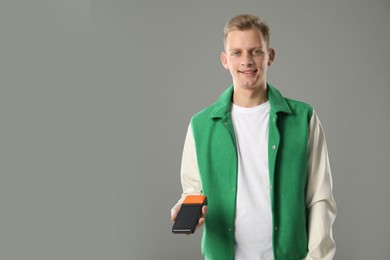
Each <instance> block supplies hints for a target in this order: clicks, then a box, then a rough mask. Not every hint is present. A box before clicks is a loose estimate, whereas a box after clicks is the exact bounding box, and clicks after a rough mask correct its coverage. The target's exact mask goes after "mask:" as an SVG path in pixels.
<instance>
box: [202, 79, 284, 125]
mask: <svg viewBox="0 0 390 260" xmlns="http://www.w3.org/2000/svg"><path fill="white" fill-rule="evenodd" d="M233 91H234V88H233V86H230V87H229V88H228V89H226V90H225V91H224V92H222V94H221V95H220V96H219V98H218V100H217V102H216V103H215V104H214V108H213V109H212V110H211V112H210V114H209V118H224V117H226V115H227V114H228V113H229V112H230V109H231V103H232V96H233ZM267 94H268V100H269V103H270V105H271V112H273V113H279V112H284V113H287V114H291V113H292V111H291V109H290V106H289V105H288V104H287V102H286V100H285V98H284V97H283V96H282V94H281V93H280V92H279V90H277V89H276V88H275V87H273V86H272V85H271V84H268V83H267Z"/></svg>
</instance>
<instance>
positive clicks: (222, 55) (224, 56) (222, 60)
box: [220, 51, 229, 70]
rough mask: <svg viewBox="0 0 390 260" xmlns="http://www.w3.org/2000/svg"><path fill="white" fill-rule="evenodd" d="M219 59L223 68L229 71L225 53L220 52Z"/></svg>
mask: <svg viewBox="0 0 390 260" xmlns="http://www.w3.org/2000/svg"><path fill="white" fill-rule="evenodd" d="M220 58H221V62H222V65H223V67H224V68H225V69H227V70H228V69H229V65H228V63H227V57H226V53H225V52H224V51H223V52H221V56H220Z"/></svg>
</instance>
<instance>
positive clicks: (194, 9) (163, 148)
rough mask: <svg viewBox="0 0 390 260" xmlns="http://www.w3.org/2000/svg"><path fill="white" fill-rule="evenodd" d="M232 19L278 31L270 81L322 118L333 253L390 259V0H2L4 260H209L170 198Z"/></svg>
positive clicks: (214, 89)
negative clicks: (333, 205) (245, 16)
mask: <svg viewBox="0 0 390 260" xmlns="http://www.w3.org/2000/svg"><path fill="white" fill-rule="evenodd" d="M239 13H252V14H256V15H259V16H260V17H262V18H263V19H264V20H265V21H266V22H267V23H268V24H269V26H270V27H271V30H272V31H271V46H272V47H274V48H275V49H276V60H275V62H274V64H273V65H272V67H271V68H270V69H269V74H268V81H269V82H270V83H272V84H273V85H275V86H276V87H278V88H279V89H280V90H281V91H282V93H283V94H284V95H285V96H288V97H291V98H294V99H298V100H302V101H305V102H307V103H310V104H311V105H313V106H314V107H315V109H316V111H317V114H318V115H319V117H320V119H321V122H322V124H323V127H324V130H325V134H326V137H327V142H328V148H329V156H330V161H331V166H332V174H333V181H334V196H335V199H336V202H337V206H338V215H337V218H336V222H335V225H334V237H335V240H336V243H337V252H336V257H335V259H341V260H356V259H362V260H365V259H390V251H389V248H388V246H389V242H388V241H389V240H390V235H389V234H390V225H389V223H388V219H390V204H389V202H388V201H389V197H390V190H389V189H388V186H389V183H390V171H389V168H388V164H389V160H390V116H389V112H390V105H389V98H390V70H389V68H390V62H389V61H390V52H389V47H388V46H389V42H390V2H389V1H387V0H373V1H362V0H356V1H354V0H344V1H338V0H329V1H309V0H297V1H289V2H286V1H271V0H267V1H256V2H255V1H236V2H229V1H222V0H218V1H182V0H166V1H158V0H154V1H145V0H131V1H119V0H111V1H92V0H77V1H76V0H68V1H51V0H37V1H1V3H0V31H1V36H0V37H1V43H0V73H1V77H0V119H1V121H0V122H1V124H0V125H1V130H0V132H1V134H0V158H1V161H0V203H1V204H0V212H1V214H0V259H5V260H21V259H29V260H32V259H39V260H43V259H48V260H49V259H50V260H52V259H56V260H62V259H75V260H76V259H93V260H99V259H102V260H103V259H104V260H107V259H115V260H125V259H135V260H152V259H156V260H157V259H158V260H160V259H167V260H179V259H186V260H192V259H193V260H195V259H202V257H201V253H200V239H201V233H202V231H201V230H198V231H197V232H196V234H195V235H194V236H180V235H173V234H172V233H171V226H172V223H171V222H170V208H171V207H172V206H173V204H174V203H175V202H176V200H177V199H178V198H179V196H180V193H181V187H180V178H179V170H180V160H181V152H182V147H183V142H184V137H185V133H186V130H187V126H188V123H189V120H190V117H191V115H193V114H194V113H196V112H197V111H199V110H200V109H202V108H203V107H205V106H208V105H209V104H211V103H213V102H214V101H215V100H216V99H217V97H218V96H219V94H220V93H221V92H222V91H223V90H224V89H225V88H227V87H228V86H229V85H230V84H231V78H230V75H229V73H228V72H227V71H225V70H224V69H223V67H222V65H221V64H220V61H219V55H220V52H221V50H222V39H221V36H222V29H223V26H224V25H225V23H226V22H227V20H228V19H230V18H231V17H232V16H234V15H236V14H239Z"/></svg>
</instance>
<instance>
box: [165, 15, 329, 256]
mask: <svg viewBox="0 0 390 260" xmlns="http://www.w3.org/2000/svg"><path fill="white" fill-rule="evenodd" d="M224 47H225V48H224V51H223V52H222V53H221V61H222V64H223V66H224V67H225V68H226V69H227V70H229V72H230V74H231V76H232V79H233V85H232V86H231V87H230V88H228V89H227V90H226V91H224V92H223V93H222V95H221V96H220V97H219V99H218V101H217V102H216V103H214V104H213V105H211V106H209V107H207V108H205V109H203V110H202V111H200V112H199V113H197V114H196V115H194V116H193V117H192V119H191V123H190V126H189V128H188V132H187V136H186V140H185V144H184V151H183V158H182V169H181V181H182V186H183V194H182V199H181V200H179V202H178V204H176V206H175V207H174V208H173V209H172V210H171V217H172V220H173V221H174V220H175V219H176V215H177V212H178V210H179V209H180V203H181V202H182V201H183V199H184V198H185V197H186V196H187V195H189V194H204V195H206V196H207V197H208V207H204V208H203V216H202V217H201V219H200V220H199V225H202V224H203V223H204V224H205V227H204V232H203V239H202V253H203V255H204V256H205V258H206V259H217V260H229V259H236V260H248V259H249V260H251V259H262V260H264V259H265V260H270V259H275V260H292V259H307V260H314V259H322V260H326V259H333V256H334V253H335V243H334V240H333V237H332V225H333V222H334V219H335V216H336V204H335V201H334V199H333V195H332V179H331V173H330V166H329V159H328V154H327V148H326V143H325V137H324V134H323V131H322V127H321V124H320V122H319V120H318V117H317V115H316V113H315V111H314V110H313V108H312V107H311V106H309V105H307V104H305V103H302V102H299V101H295V100H291V99H288V98H285V97H283V96H282V95H281V93H280V92H279V91H278V90H277V89H276V88H275V87H273V86H271V85H270V84H268V83H267V79H266V75H267V69H268V67H269V66H271V65H272V63H273V61H274V58H275V51H274V50H273V49H272V48H270V47H269V28H268V26H267V25H266V24H264V23H263V22H262V21H261V20H260V19H259V18H258V17H256V16H252V15H238V16H236V17H234V18H232V19H231V20H230V21H229V22H228V23H227V24H226V26H225V29H224ZM206 213H207V214H206Z"/></svg>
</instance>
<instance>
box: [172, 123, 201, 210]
mask: <svg viewBox="0 0 390 260" xmlns="http://www.w3.org/2000/svg"><path fill="white" fill-rule="evenodd" d="M180 177H181V186H182V188H183V193H182V195H181V198H180V200H179V201H178V202H177V203H176V205H175V206H174V207H176V206H177V205H178V204H181V203H182V202H183V200H184V199H185V197H186V196H187V195H190V194H194V195H198V194H201V193H202V185H201V183H200V176H199V169H198V161H197V157H196V147H195V140H194V135H193V133H192V127H191V124H190V125H189V126H188V130H187V135H186V139H185V142H184V148H183V155H182V161H181V172H180Z"/></svg>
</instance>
